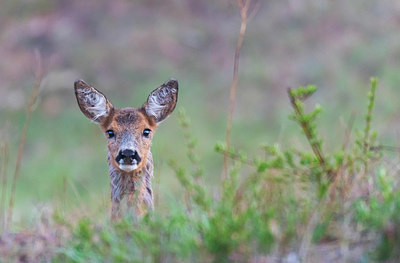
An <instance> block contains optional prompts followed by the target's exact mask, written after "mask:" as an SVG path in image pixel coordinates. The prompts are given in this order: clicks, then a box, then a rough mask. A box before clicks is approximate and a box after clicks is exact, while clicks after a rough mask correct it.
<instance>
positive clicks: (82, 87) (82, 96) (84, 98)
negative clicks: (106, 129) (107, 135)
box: [74, 80, 114, 124]
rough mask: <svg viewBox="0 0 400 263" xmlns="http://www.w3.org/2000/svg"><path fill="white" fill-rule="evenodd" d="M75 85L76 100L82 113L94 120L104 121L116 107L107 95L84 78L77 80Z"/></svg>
mask: <svg viewBox="0 0 400 263" xmlns="http://www.w3.org/2000/svg"><path fill="white" fill-rule="evenodd" d="M74 87H75V96H76V100H77V101H78V105H79V108H80V109H81V111H82V113H83V114H85V116H86V117H87V118H88V119H90V120H91V121H93V122H96V123H99V124H101V123H103V122H104V121H105V120H106V119H107V117H108V116H109V114H110V112H111V111H112V110H113V108H114V107H113V105H112V104H111V103H110V102H109V101H108V100H107V98H106V96H104V95H103V93H101V92H100V91H98V90H97V89H95V88H93V87H90V86H89V85H88V84H86V83H85V82H84V81H83V80H77V81H75V84H74Z"/></svg>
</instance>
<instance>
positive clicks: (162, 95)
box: [143, 79, 178, 123]
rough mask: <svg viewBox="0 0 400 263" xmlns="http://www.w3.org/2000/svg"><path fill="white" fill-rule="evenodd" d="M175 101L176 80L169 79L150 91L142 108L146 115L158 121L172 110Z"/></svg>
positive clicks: (176, 93)
mask: <svg viewBox="0 0 400 263" xmlns="http://www.w3.org/2000/svg"><path fill="white" fill-rule="evenodd" d="M177 101H178V81H177V80H176V79H170V80H168V81H167V82H165V83H164V84H162V85H161V86H160V87H159V88H157V89H155V90H153V91H152V92H151V93H150V95H149V97H148V98H147V101H146V103H145V104H144V105H143V108H144V110H145V112H146V114H147V116H149V117H152V118H154V120H155V122H156V123H160V122H162V121H163V120H165V118H167V117H168V115H170V114H171V113H172V112H173V111H174V109H175V106H176V102H177Z"/></svg>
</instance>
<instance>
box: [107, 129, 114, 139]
mask: <svg viewBox="0 0 400 263" xmlns="http://www.w3.org/2000/svg"><path fill="white" fill-rule="evenodd" d="M106 133H107V135H108V138H109V139H111V138H113V137H115V133H114V131H113V130H107V131H106Z"/></svg>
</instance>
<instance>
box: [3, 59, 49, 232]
mask: <svg viewBox="0 0 400 263" xmlns="http://www.w3.org/2000/svg"><path fill="white" fill-rule="evenodd" d="M35 59H36V76H35V77H36V81H35V85H34V87H33V89H32V93H31V95H30V97H29V103H28V107H27V109H26V120H25V123H24V128H23V130H22V134H21V138H20V141H19V146H18V155H17V162H16V165H15V171H14V176H13V178H12V185H11V196H10V205H9V208H8V216H7V222H6V228H5V230H6V231H8V230H9V227H10V225H11V221H12V215H13V208H14V201H15V190H16V187H17V181H18V177H19V170H20V167H21V162H22V154H23V152H24V146H25V141H26V134H27V132H28V127H29V122H30V120H31V116H32V112H33V110H34V105H35V102H36V99H37V97H38V95H39V88H40V84H41V82H42V78H43V68H42V59H41V56H40V53H39V51H36V52H35Z"/></svg>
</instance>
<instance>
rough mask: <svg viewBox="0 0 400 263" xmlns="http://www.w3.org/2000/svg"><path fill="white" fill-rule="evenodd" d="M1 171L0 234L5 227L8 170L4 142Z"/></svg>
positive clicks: (6, 151) (6, 148) (6, 150)
mask: <svg viewBox="0 0 400 263" xmlns="http://www.w3.org/2000/svg"><path fill="white" fill-rule="evenodd" d="M1 146H2V147H1V155H2V159H1V161H2V162H1V169H0V175H1V185H2V187H1V197H0V223H1V225H0V230H1V231H0V233H1V232H3V230H4V227H5V220H6V216H5V215H6V213H5V212H6V191H7V170H8V153H9V151H8V144H7V142H4V143H3V144H2V145H1Z"/></svg>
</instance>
